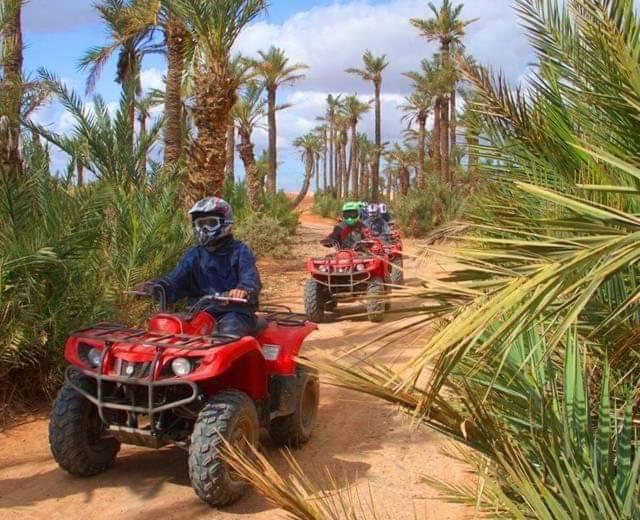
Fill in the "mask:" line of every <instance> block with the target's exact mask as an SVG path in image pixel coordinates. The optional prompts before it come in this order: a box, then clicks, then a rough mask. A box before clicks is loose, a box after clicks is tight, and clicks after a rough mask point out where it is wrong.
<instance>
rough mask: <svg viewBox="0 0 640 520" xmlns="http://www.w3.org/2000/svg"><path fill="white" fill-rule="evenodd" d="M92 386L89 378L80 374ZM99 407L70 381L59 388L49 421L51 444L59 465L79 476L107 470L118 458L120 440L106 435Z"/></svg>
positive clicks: (81, 381) (81, 383)
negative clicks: (86, 378)
mask: <svg viewBox="0 0 640 520" xmlns="http://www.w3.org/2000/svg"><path fill="white" fill-rule="evenodd" d="M77 384H78V385H82V386H83V387H85V386H86V387H89V386H90V384H91V383H90V381H88V380H83V379H80V378H78V379H77ZM104 433H105V428H104V425H103V423H102V421H101V420H100V416H99V415H98V409H97V408H96V407H95V406H94V405H93V404H92V403H91V402H90V401H88V400H87V399H86V398H85V397H83V396H82V395H80V394H79V393H78V392H77V391H76V390H75V389H74V388H73V387H72V386H71V385H69V384H68V383H65V384H64V386H63V387H62V388H61V389H60V391H59V392H58V395H57V396H56V399H55V401H54V402H53V408H52V410H51V418H50V421H49V445H50V447H51V453H52V454H53V458H54V459H55V461H56V462H57V463H58V465H59V466H60V467H61V468H62V469H64V470H65V471H67V472H69V473H71V474H72V475H76V476H79V477H90V476H92V475H97V474H98V473H102V472H103V471H105V470H107V469H108V468H109V467H110V466H111V465H112V464H113V463H114V461H115V460H116V455H117V454H118V451H119V450H120V442H118V441H117V440H116V439H114V438H112V437H105V436H104Z"/></svg>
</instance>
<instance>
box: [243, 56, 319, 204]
mask: <svg viewBox="0 0 640 520" xmlns="http://www.w3.org/2000/svg"><path fill="white" fill-rule="evenodd" d="M258 55H259V56H260V59H258V60H256V59H253V60H250V63H251V65H252V67H253V68H254V69H255V71H256V74H257V75H258V76H259V77H261V78H262V81H263V83H264V87H265V89H266V90H267V102H268V120H269V176H268V177H267V191H268V192H269V193H275V192H276V177H277V173H276V171H277V168H278V158H277V146H278V143H277V127H276V111H277V103H276V93H277V90H278V88H279V87H280V86H282V85H291V84H293V83H295V82H296V81H298V80H300V79H303V78H304V74H301V73H300V71H302V70H304V69H307V68H308V67H307V65H305V64H304V63H295V64H293V65H291V64H289V58H287V57H286V55H285V53H284V51H283V50H282V49H279V48H277V47H274V46H271V47H270V48H269V50H268V51H267V52H264V51H258Z"/></svg>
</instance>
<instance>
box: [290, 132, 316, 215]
mask: <svg viewBox="0 0 640 520" xmlns="http://www.w3.org/2000/svg"><path fill="white" fill-rule="evenodd" d="M293 146H295V147H296V148H299V149H300V156H301V157H302V160H303V161H304V181H303V182H302V188H301V189H300V191H299V192H298V195H297V196H296V198H295V199H294V200H293V201H292V202H291V207H292V208H293V209H295V208H297V207H298V206H299V204H300V203H301V202H302V201H303V200H304V198H305V197H306V196H307V192H308V191H309V185H310V184H311V176H312V175H313V170H314V164H315V161H316V157H318V155H319V154H320V153H322V143H321V142H320V140H319V139H318V136H316V135H315V134H313V132H309V133H308V134H305V135H303V136H302V137H298V138H297V139H295V140H294V141H293Z"/></svg>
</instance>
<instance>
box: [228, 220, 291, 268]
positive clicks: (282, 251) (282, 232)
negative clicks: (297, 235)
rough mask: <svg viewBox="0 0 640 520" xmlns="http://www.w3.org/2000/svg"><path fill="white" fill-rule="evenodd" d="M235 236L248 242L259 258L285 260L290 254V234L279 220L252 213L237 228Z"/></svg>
mask: <svg viewBox="0 0 640 520" xmlns="http://www.w3.org/2000/svg"><path fill="white" fill-rule="evenodd" d="M234 235H235V236H236V237H237V238H239V239H240V240H243V241H244V242H246V243H247V244H248V245H249V247H251V249H253V251H254V253H255V254H256V255H257V256H272V257H276V258H284V257H286V256H287V255H288V254H289V233H288V231H287V228H285V227H284V226H282V225H281V224H280V222H279V221H278V219H276V218H275V217H272V216H270V215H266V214H262V213H252V214H249V215H248V216H247V217H246V218H244V219H243V220H242V221H240V222H239V223H238V224H237V225H236V226H235V232H234Z"/></svg>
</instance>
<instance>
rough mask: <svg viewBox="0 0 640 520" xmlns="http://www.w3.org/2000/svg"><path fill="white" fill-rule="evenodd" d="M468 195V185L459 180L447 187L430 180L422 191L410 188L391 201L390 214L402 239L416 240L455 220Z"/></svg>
mask: <svg viewBox="0 0 640 520" xmlns="http://www.w3.org/2000/svg"><path fill="white" fill-rule="evenodd" d="M469 194H470V188H469V185H468V184H467V183H466V182H464V180H462V179H461V180H460V182H459V184H457V185H455V186H454V187H451V186H450V185H449V184H446V183H441V182H439V181H438V180H437V179H433V178H432V179H430V182H429V185H428V186H427V188H426V189H424V190H418V189H417V188H413V189H411V190H410V191H409V193H408V194H407V195H405V196H402V195H400V196H398V197H397V198H395V199H394V200H393V201H391V203H390V210H391V215H392V216H393V219H394V222H395V223H396V225H397V226H398V227H399V228H400V230H401V231H402V233H403V234H404V235H405V236H410V237H420V236H423V235H424V234H425V233H428V232H429V231H431V230H433V229H435V228H437V227H438V226H441V225H443V224H445V223H447V222H450V221H452V220H455V219H457V218H459V217H460V216H461V215H462V213H463V211H464V207H465V203H466V201H467V199H468V197H469Z"/></svg>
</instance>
